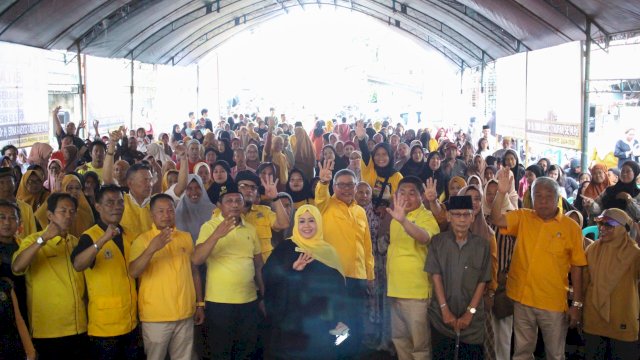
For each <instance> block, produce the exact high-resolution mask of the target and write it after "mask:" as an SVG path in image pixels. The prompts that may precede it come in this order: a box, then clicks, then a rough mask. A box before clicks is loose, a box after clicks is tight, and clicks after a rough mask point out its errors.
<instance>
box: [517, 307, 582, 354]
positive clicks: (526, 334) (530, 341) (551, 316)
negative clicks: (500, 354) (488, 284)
mask: <svg viewBox="0 0 640 360" xmlns="http://www.w3.org/2000/svg"><path fill="white" fill-rule="evenodd" d="M568 327H569V323H568V321H567V315H566V314H565V313H564V312H556V311H549V310H542V309H536V308H533V307H531V306H527V305H522V304H520V303H518V302H515V303H514V308H513V330H514V333H515V349H514V354H513V360H532V359H533V352H534V351H535V349H536V342H537V340H538V328H540V330H541V331H542V338H543V339H544V347H545V353H546V359H547V360H564V350H565V349H564V348H565V343H566V337H567V329H568Z"/></svg>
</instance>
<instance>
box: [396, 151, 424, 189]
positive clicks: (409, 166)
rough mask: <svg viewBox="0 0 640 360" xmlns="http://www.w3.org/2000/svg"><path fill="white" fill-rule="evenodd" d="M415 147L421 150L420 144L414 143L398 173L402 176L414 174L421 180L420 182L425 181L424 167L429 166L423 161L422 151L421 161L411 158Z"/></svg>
mask: <svg viewBox="0 0 640 360" xmlns="http://www.w3.org/2000/svg"><path fill="white" fill-rule="evenodd" d="M415 149H419V150H420V151H422V145H418V144H416V145H413V146H412V147H411V150H410V151H409V160H407V162H406V163H404V165H403V166H402V169H400V174H402V176H403V177H406V176H415V177H417V178H419V179H420V180H422V182H425V181H426V180H427V169H426V168H427V167H429V165H427V163H426V162H425V157H424V152H423V153H422V161H420V162H415V161H414V160H413V151H414V150H415Z"/></svg>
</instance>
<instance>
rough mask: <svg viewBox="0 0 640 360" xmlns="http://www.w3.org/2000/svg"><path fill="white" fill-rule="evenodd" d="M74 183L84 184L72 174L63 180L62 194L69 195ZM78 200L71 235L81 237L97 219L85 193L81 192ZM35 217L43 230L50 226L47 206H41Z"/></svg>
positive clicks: (70, 230) (70, 229)
mask: <svg viewBox="0 0 640 360" xmlns="http://www.w3.org/2000/svg"><path fill="white" fill-rule="evenodd" d="M72 181H77V182H78V184H82V183H81V182H80V179H78V177H77V176H75V175H72V174H68V175H65V176H64V178H63V179H62V187H61V188H62V192H64V193H68V192H67V186H69V184H70V183H71V182H72ZM76 200H78V209H77V210H76V219H75V221H73V223H72V224H71V228H69V234H71V235H73V236H75V237H79V236H80V235H82V233H83V232H85V231H87V230H88V229H89V228H90V227H92V226H93V225H95V219H94V218H93V211H92V210H91V205H89V201H87V198H86V197H85V196H84V192H82V191H80V197H79V198H76ZM34 216H35V218H36V219H37V220H38V223H40V226H41V227H42V228H43V229H44V228H45V227H46V226H47V225H49V218H48V217H47V204H43V205H41V206H40V207H39V208H38V210H37V211H36V213H35V214H34Z"/></svg>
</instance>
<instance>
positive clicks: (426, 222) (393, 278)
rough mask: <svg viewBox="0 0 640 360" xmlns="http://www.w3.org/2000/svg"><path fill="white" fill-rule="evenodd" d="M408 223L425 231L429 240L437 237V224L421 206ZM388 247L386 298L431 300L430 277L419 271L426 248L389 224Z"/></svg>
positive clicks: (402, 228)
mask: <svg viewBox="0 0 640 360" xmlns="http://www.w3.org/2000/svg"><path fill="white" fill-rule="evenodd" d="M406 216H407V221H410V222H412V223H413V224H415V225H416V226H418V227H419V228H421V229H423V230H425V231H426V232H427V233H428V234H429V237H433V236H435V235H436V234H438V233H440V227H439V226H438V222H437V221H436V219H435V218H434V217H433V214H431V211H429V210H427V209H426V208H425V207H424V205H422V204H420V207H419V208H417V209H415V210H413V211H411V212H410V213H408V214H407V215H406ZM389 233H390V244H389V250H388V253H387V284H388V286H387V295H388V296H391V297H397V298H402V299H427V298H429V297H431V296H430V285H429V277H428V276H427V273H425V272H424V271H422V269H423V267H424V263H425V261H426V260H427V245H426V244H421V243H419V242H418V241H416V240H415V239H414V238H412V237H411V236H410V235H409V234H408V233H407V232H406V231H405V229H404V227H403V226H402V224H400V223H399V222H397V221H396V220H392V221H391V230H390V232H389Z"/></svg>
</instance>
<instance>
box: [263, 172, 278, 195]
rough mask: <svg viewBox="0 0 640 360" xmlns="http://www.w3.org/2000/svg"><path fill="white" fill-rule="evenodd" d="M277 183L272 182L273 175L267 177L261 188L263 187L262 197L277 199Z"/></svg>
mask: <svg viewBox="0 0 640 360" xmlns="http://www.w3.org/2000/svg"><path fill="white" fill-rule="evenodd" d="M277 183H278V179H276V180H275V181H274V180H273V175H267V176H266V178H265V181H264V182H263V184H262V186H263V187H264V195H265V196H266V197H267V198H269V199H271V200H273V199H275V198H276V197H278V188H277V186H276V184H277Z"/></svg>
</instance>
